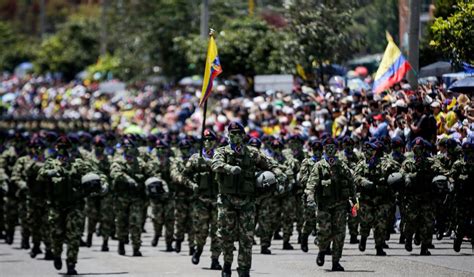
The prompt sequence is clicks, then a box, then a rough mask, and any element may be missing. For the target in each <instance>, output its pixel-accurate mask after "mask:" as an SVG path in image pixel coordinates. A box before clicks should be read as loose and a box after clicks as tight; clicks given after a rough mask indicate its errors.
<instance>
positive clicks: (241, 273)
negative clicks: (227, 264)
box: [237, 269, 250, 277]
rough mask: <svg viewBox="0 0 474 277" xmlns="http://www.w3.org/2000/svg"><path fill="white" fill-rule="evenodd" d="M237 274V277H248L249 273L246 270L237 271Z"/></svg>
mask: <svg viewBox="0 0 474 277" xmlns="http://www.w3.org/2000/svg"><path fill="white" fill-rule="evenodd" d="M237 272H238V273H239V277H250V272H249V271H248V270H239V269H237Z"/></svg>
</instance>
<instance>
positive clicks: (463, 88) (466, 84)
mask: <svg viewBox="0 0 474 277" xmlns="http://www.w3.org/2000/svg"><path fill="white" fill-rule="evenodd" d="M449 90H450V91H453V92H459V93H474V77H467V78H464V79H462V80H458V81H456V82H454V84H452V85H451V86H450V87H449Z"/></svg>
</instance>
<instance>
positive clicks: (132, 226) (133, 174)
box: [110, 142, 149, 256]
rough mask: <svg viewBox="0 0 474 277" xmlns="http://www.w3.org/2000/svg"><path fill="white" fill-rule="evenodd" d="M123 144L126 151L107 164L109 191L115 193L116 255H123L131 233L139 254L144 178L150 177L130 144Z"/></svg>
mask: <svg viewBox="0 0 474 277" xmlns="http://www.w3.org/2000/svg"><path fill="white" fill-rule="evenodd" d="M129 143H130V142H129ZM124 144H127V143H124ZM125 147H128V148H129V149H126V150H125V152H126V153H124V154H123V156H117V158H116V159H114V160H113V162H112V164H111V166H110V178H111V179H112V193H113V194H114V196H115V197H114V199H115V216H116V219H115V224H116V228H115V229H116V233H117V238H118V240H119V254H120V255H125V249H124V243H125V242H126V241H128V236H129V233H130V235H131V241H132V246H133V252H134V253H133V254H134V256H141V253H140V251H139V249H140V246H141V243H142V241H141V233H142V221H143V205H144V200H145V180H146V179H147V177H149V176H148V174H147V172H146V169H147V167H146V164H145V162H144V161H143V160H142V159H141V158H137V155H136V150H135V149H133V147H134V146H133V144H132V145H128V146H125ZM129 151H130V152H129ZM134 154H135V155H134Z"/></svg>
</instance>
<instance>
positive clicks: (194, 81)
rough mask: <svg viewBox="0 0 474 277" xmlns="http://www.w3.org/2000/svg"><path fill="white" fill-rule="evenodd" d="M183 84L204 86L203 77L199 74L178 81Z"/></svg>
mask: <svg viewBox="0 0 474 277" xmlns="http://www.w3.org/2000/svg"><path fill="white" fill-rule="evenodd" d="M178 84H179V85H181V86H202V78H201V77H200V76H198V75H194V76H188V77H184V78H183V79H181V80H179V82H178Z"/></svg>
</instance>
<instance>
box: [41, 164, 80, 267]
mask: <svg viewBox="0 0 474 277" xmlns="http://www.w3.org/2000/svg"><path fill="white" fill-rule="evenodd" d="M87 171H88V168H87V167H83V166H81V165H80V161H78V160H75V159H74V158H72V159H71V158H66V160H63V161H61V160H60V159H53V158H49V159H48V160H46V162H45V164H44V166H43V167H41V168H40V169H39V171H38V177H37V180H38V181H39V182H45V183H47V184H48V186H47V195H48V206H49V208H50V209H49V222H50V224H51V244H52V245H51V246H52V251H53V254H54V256H55V267H56V269H58V270H59V269H61V267H62V263H61V253H62V251H63V243H64V242H66V244H67V259H66V261H67V265H68V274H69V273H71V271H70V270H72V271H74V272H75V269H74V267H75V264H76V263H77V256H78V253H79V244H80V239H81V234H82V229H83V225H82V223H83V209H84V197H85V193H84V191H83V190H82V188H81V184H80V180H81V177H82V176H83V175H84V174H85V173H87Z"/></svg>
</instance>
